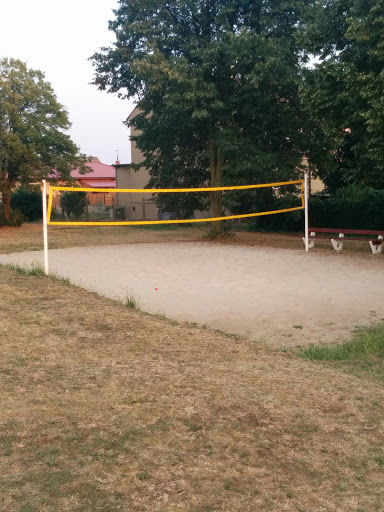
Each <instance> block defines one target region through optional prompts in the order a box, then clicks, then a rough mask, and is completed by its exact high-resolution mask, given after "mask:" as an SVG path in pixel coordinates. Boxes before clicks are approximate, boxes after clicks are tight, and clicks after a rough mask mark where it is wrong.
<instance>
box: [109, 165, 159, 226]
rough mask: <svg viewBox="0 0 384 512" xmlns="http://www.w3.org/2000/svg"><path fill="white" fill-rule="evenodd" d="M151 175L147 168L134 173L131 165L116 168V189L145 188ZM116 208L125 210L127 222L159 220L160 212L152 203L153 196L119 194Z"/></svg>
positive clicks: (149, 194)
mask: <svg viewBox="0 0 384 512" xmlns="http://www.w3.org/2000/svg"><path fill="white" fill-rule="evenodd" d="M148 181H149V173H148V171H147V170H146V169H145V168H142V169H140V170H139V171H134V170H133V169H132V168H131V166H130V165H117V166H116V188H145V186H146V185H147V184H148ZM116 196H117V200H116V203H117V204H116V206H117V207H118V208H124V218H125V220H157V219H158V218H159V210H158V208H157V206H156V205H155V204H154V203H153V201H152V194H151V193H148V194H145V193H144V194H135V193H128V192H118V193H117V194H116Z"/></svg>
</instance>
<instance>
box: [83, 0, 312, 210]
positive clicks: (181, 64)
mask: <svg viewBox="0 0 384 512" xmlns="http://www.w3.org/2000/svg"><path fill="white" fill-rule="evenodd" d="M306 3H308V2H303V1H301V0H289V1H288V0H280V1H276V0H253V1H251V0H226V1H223V0H210V1H205V0H204V1H203V0H170V1H156V0H120V1H119V7H118V9H117V10H116V11H115V15H116V18H115V19H114V20H113V21H111V22H110V29H111V30H112V31H113V32H115V34H116V42H115V44H114V47H112V48H104V49H103V50H102V51H101V52H100V53H96V54H95V55H94V56H93V62H94V64H95V66H96V78H95V84H96V85H97V86H98V87H99V88H100V89H102V90H108V91H109V92H115V93H116V92H117V93H119V94H120V95H121V96H122V97H129V98H136V99H138V107H139V109H138V110H137V111H136V112H135V114H134V115H132V116H131V117H130V118H129V120H128V124H129V125H130V126H131V127H133V128H134V130H135V132H134V135H133V137H132V138H133V140H134V141H135V142H136V144H137V146H138V148H139V149H140V150H141V152H142V154H143V162H141V164H140V166H145V167H146V168H148V169H149V172H150V175H151V180H150V184H149V186H150V187H185V188H187V187H196V186H202V185H207V184H210V185H211V186H217V185H222V184H234V183H236V184H239V185H240V184H246V183H251V182H263V181H275V180H286V179H291V178H293V177H294V176H295V174H296V173H297V172H298V169H299V166H300V162H301V157H302V152H303V148H304V147H305V144H306V138H305V135H304V134H303V126H304V120H303V118H302V115H301V109H300V101H299V95H298V90H299V83H300V77H299V50H300V49H299V47H298V44H297V38H296V33H297V31H298V30H299V29H300V16H301V11H302V9H303V6H304V4H306ZM140 166H138V167H140ZM180 199H181V200H182V203H181V204H180V203H178V202H177V201H180ZM157 201H158V204H159V205H160V207H162V208H163V209H165V210H170V209H171V207H172V209H173V210H176V211H177V212H178V214H179V215H188V214H190V213H191V212H193V210H195V209H197V208H204V207H205V206H206V205H205V204H204V202H203V201H202V198H199V197H196V196H193V197H192V196H190V197H188V196H184V195H183V196H180V195H179V196H178V197H177V199H176V198H174V199H169V198H165V197H159V198H158V199H157ZM165 201H168V204H166V203H165ZM169 202H170V204H169ZM210 205H211V213H212V215H214V216H219V215H221V213H222V209H223V205H222V198H221V193H213V194H212V195H211V197H210Z"/></svg>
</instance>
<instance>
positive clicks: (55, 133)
mask: <svg viewBox="0 0 384 512" xmlns="http://www.w3.org/2000/svg"><path fill="white" fill-rule="evenodd" d="M69 127H70V123H69V120H68V114H67V111H66V110H65V108H64V107H63V106H62V105H61V104H60V103H59V102H58V101H57V99H56V96H55V94H54V92H53V89H52V87H51V85H50V84H49V83H48V82H46V81H45V79H44V75H43V73H41V72H40V71H36V70H33V69H28V68H27V66H26V64H24V63H23V62H21V61H19V60H15V59H9V60H8V59H6V58H4V59H1V60H0V191H1V193H2V197H3V202H4V215H5V217H6V218H8V217H9V215H10V201H11V191H12V189H13V188H14V186H15V185H16V183H17V182H21V183H22V184H26V183H29V182H34V181H39V180H41V179H42V178H46V177H48V176H50V175H52V174H54V175H55V176H56V177H57V178H60V179H68V178H69V176H70V171H71V169H72V168H73V167H78V166H82V167H84V163H85V161H86V157H85V156H84V155H79V154H78V148H77V147H76V145H75V144H74V143H73V142H72V141H71V139H70V137H69V136H68V135H67V134H65V133H64V132H65V130H67V129H68V128H69Z"/></svg>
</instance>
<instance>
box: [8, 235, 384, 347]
mask: <svg viewBox="0 0 384 512" xmlns="http://www.w3.org/2000/svg"><path fill="white" fill-rule="evenodd" d="M49 258H50V272H54V273H57V274H59V275H60V276H63V277H67V278H69V279H70V281H71V282H72V283H73V284H76V285H79V286H81V287H83V288H86V289H88V290H91V291H94V292H97V293H99V294H102V295H105V296H108V297H111V298H114V299H118V300H123V301H125V299H126V298H127V297H133V298H135V299H136V300H137V302H138V304H139V307H140V308H141V309H142V310H143V311H147V312H149V313H154V314H161V315H165V316H166V317H168V318H171V319H175V320H179V321H187V322H197V323H198V324H200V325H206V326H207V327H209V328H214V329H220V330H222V331H225V332H227V333H233V334H240V335H243V336H246V337H248V338H251V339H253V340H256V341H264V342H266V343H269V344H271V345H274V346H280V347H284V346H286V347H288V346H294V345H306V344H310V343H318V342H323V343H328V342H331V341H335V340H342V339H345V338H346V337H348V336H349V335H350V333H351V331H352V330H353V329H354V328H355V327H356V326H357V325H367V324H369V323H371V322H374V321H376V320H380V319H382V318H384V298H383V294H384V286H383V285H384V273H383V269H384V255H370V254H359V255H353V256H352V255H350V254H347V253H346V252H345V253H340V254H338V253H335V252H334V251H332V252H331V251H330V252H329V253H328V252H327V253H324V252H322V253H320V252H319V253H316V251H315V250H314V251H312V252H310V253H308V254H306V253H305V252H304V251H295V250H288V249H280V250H276V249H273V248H270V249H269V248H265V247H263V248H258V247H238V246H237V247H233V246H220V245H213V244H210V243H204V242H202V243H164V244H131V245H120V246H108V247H106V246H103V247H87V248H72V249H56V250H50V251H49ZM42 261H43V255H42V252H24V253H18V254H9V255H0V262H2V263H16V264H22V265H30V264H38V265H42ZM58 313H59V312H58ZM74 314H75V312H74Z"/></svg>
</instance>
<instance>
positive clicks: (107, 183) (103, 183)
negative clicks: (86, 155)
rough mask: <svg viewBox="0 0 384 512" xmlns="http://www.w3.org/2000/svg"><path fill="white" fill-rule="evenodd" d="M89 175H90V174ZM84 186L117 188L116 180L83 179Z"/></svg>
mask: <svg viewBox="0 0 384 512" xmlns="http://www.w3.org/2000/svg"><path fill="white" fill-rule="evenodd" d="M88 176H89V175H88ZM81 184H82V185H83V186H84V187H89V188H115V180H114V179H113V180H81Z"/></svg>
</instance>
